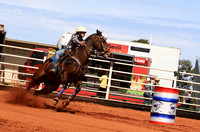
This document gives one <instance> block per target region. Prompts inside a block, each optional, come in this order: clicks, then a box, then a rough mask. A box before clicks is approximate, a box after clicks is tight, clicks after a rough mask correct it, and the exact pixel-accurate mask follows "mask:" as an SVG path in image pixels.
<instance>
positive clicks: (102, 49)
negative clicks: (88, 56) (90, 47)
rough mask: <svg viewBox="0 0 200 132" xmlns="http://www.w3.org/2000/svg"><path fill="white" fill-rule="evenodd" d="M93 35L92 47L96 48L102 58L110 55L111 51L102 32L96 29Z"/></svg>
mask: <svg viewBox="0 0 200 132" xmlns="http://www.w3.org/2000/svg"><path fill="white" fill-rule="evenodd" d="M95 36H96V38H95V42H94V49H96V50H97V51H98V52H99V53H100V55H102V56H103V57H104V58H108V57H112V52H111V51H110V48H109V46H108V44H107V42H106V39H105V38H104V36H103V35H102V32H100V31H99V30H97V32H96V34H95Z"/></svg>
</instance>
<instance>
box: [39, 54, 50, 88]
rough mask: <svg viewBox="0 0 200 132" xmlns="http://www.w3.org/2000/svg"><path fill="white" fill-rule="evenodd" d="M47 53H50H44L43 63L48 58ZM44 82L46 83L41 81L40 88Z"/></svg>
mask: <svg viewBox="0 0 200 132" xmlns="http://www.w3.org/2000/svg"><path fill="white" fill-rule="evenodd" d="M47 54H48V53H47V52H45V53H44V58H43V63H44V62H45V61H46V59H47ZM43 84H44V83H40V85H39V87H38V90H42V86H43Z"/></svg>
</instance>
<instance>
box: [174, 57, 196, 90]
mask: <svg viewBox="0 0 200 132" xmlns="http://www.w3.org/2000/svg"><path fill="white" fill-rule="evenodd" d="M178 72H187V73H194V69H192V64H191V61H190V60H179V67H178ZM192 77H193V76H190V75H185V74H178V77H177V79H178V80H184V81H189V80H191V79H192ZM177 86H178V87H180V88H185V89H189V88H190V86H191V84H189V83H183V82H178V83H177Z"/></svg>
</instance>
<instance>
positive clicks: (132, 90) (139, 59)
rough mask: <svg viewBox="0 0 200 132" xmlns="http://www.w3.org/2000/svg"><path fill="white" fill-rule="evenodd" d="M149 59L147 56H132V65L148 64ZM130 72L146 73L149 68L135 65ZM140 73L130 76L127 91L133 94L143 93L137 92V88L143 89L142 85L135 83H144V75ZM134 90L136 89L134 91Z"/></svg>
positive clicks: (141, 93)
mask: <svg viewBox="0 0 200 132" xmlns="http://www.w3.org/2000/svg"><path fill="white" fill-rule="evenodd" d="M150 62H151V59H149V58H143V57H134V65H139V66H147V67H149V66H150ZM132 73H137V74H142V75H148V73H149V68H143V67H136V66H133V70H132ZM142 75H140V76H139V75H132V77H131V85H130V90H128V91H127V92H128V93H130V94H134V95H143V92H139V91H137V90H144V89H145V88H144V85H142V84H137V83H145V82H146V78H147V77H146V76H142ZM135 90H136V91H135Z"/></svg>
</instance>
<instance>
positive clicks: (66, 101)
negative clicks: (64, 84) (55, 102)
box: [62, 99, 70, 107]
mask: <svg viewBox="0 0 200 132" xmlns="http://www.w3.org/2000/svg"><path fill="white" fill-rule="evenodd" d="M69 102H70V100H69V99H66V100H65V101H63V102H62V105H63V107H66V106H67V105H69Z"/></svg>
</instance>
